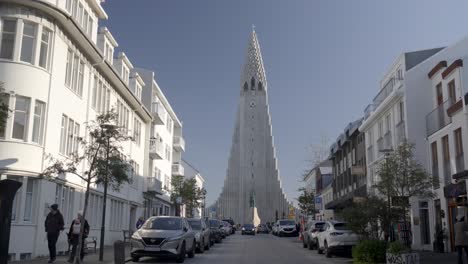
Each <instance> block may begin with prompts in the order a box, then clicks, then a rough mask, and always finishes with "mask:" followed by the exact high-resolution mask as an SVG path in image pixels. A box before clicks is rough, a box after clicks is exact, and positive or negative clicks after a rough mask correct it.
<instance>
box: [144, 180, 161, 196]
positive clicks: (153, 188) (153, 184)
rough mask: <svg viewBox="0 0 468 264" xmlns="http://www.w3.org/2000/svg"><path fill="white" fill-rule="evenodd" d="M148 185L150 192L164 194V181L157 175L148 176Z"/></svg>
mask: <svg viewBox="0 0 468 264" xmlns="http://www.w3.org/2000/svg"><path fill="white" fill-rule="evenodd" d="M146 187H147V191H148V192H155V193H156V194H162V193H163V191H162V182H161V181H160V180H158V179H156V178H155V177H146Z"/></svg>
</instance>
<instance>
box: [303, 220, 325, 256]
mask: <svg viewBox="0 0 468 264" xmlns="http://www.w3.org/2000/svg"><path fill="white" fill-rule="evenodd" d="M324 225H325V222H324V221H311V222H309V223H307V224H306V225H305V227H304V231H302V246H303V247H304V248H307V247H308V248H309V249H310V250H312V249H314V248H315V247H316V246H317V234H318V233H319V232H320V230H322V228H323V226H324Z"/></svg>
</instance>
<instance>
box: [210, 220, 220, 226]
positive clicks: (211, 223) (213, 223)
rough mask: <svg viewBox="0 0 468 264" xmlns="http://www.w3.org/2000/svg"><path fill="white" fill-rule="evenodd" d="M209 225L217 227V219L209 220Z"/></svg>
mask: <svg viewBox="0 0 468 264" xmlns="http://www.w3.org/2000/svg"><path fill="white" fill-rule="evenodd" d="M210 227H219V224H218V221H216V220H210Z"/></svg>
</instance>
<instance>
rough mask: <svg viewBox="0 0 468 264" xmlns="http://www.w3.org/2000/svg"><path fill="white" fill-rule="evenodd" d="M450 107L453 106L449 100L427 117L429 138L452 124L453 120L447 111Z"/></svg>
mask: <svg viewBox="0 0 468 264" xmlns="http://www.w3.org/2000/svg"><path fill="white" fill-rule="evenodd" d="M450 106H452V100H450V99H448V100H446V101H445V102H444V103H442V104H441V105H439V106H437V107H436V108H435V109H434V110H432V112H430V113H429V114H428V115H427V116H426V133H427V136H430V135H432V134H434V133H435V132H437V131H439V130H441V129H442V128H444V127H445V126H447V125H448V124H450V123H452V118H451V117H450V116H449V115H448V114H447V109H448V108H449V107H450Z"/></svg>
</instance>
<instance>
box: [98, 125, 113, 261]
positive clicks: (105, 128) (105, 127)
mask: <svg viewBox="0 0 468 264" xmlns="http://www.w3.org/2000/svg"><path fill="white" fill-rule="evenodd" d="M115 127H116V126H115V125H113V124H102V125H101V129H102V133H103V135H105V137H106V175H105V177H104V196H103V199H102V222H101V238H100V240H99V261H103V260H104V236H105V229H106V228H105V225H106V204H107V202H106V200H107V185H108V184H109V149H110V138H111V135H109V130H111V129H115Z"/></svg>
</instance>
